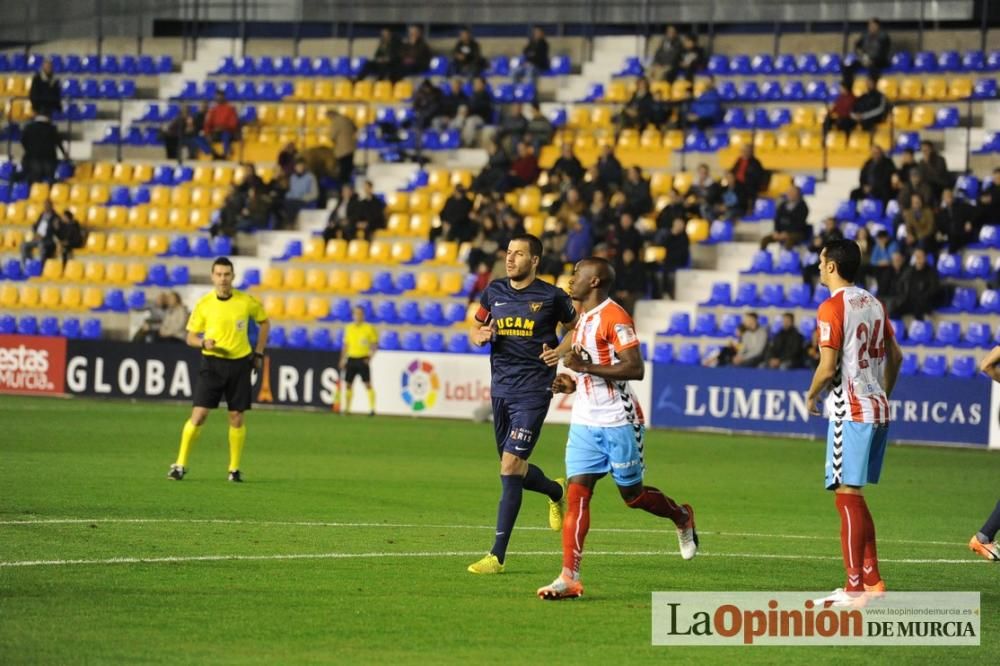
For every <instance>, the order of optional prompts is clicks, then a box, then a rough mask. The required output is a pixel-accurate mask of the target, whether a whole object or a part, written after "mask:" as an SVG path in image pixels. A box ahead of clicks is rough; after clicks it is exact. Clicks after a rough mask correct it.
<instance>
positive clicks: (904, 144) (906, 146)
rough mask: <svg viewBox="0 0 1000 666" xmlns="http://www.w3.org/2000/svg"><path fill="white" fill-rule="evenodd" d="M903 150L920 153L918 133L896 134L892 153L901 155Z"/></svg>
mask: <svg viewBox="0 0 1000 666" xmlns="http://www.w3.org/2000/svg"><path fill="white" fill-rule="evenodd" d="M904 150H912V151H913V152H915V153H916V152H919V151H920V134H919V133H918V132H898V133H897V134H896V144H895V146H894V147H893V149H892V151H893V152H894V153H901V152H903V151H904Z"/></svg>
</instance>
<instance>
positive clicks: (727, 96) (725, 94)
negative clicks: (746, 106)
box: [719, 81, 740, 102]
mask: <svg viewBox="0 0 1000 666" xmlns="http://www.w3.org/2000/svg"><path fill="white" fill-rule="evenodd" d="M719 96H720V97H721V98H722V99H724V100H726V101H727V102H732V101H735V100H737V99H739V96H740V93H739V91H737V90H736V84H735V83H734V82H732V81H723V82H721V83H720V84H719Z"/></svg>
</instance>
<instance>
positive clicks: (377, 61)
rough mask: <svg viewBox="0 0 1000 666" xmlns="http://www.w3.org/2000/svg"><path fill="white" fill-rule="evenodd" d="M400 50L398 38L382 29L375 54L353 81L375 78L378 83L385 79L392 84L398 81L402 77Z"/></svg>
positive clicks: (389, 31)
mask: <svg viewBox="0 0 1000 666" xmlns="http://www.w3.org/2000/svg"><path fill="white" fill-rule="evenodd" d="M401 50H402V46H401V44H400V43H399V37H397V36H396V34H395V33H393V31H392V30H390V29H389V28H382V31H381V32H380V33H379V40H378V46H376V47H375V53H374V54H373V55H372V58H371V60H369V61H367V62H366V63H365V64H364V66H363V67H362V68H361V71H360V72H358V78H357V79H355V80H361V79H367V78H370V77H375V78H376V79H377V80H379V81H385V80H387V79H388V80H389V81H393V82H395V81H398V80H399V79H401V78H402V76H403V74H402V62H401V60H400V56H401V53H400V52H401Z"/></svg>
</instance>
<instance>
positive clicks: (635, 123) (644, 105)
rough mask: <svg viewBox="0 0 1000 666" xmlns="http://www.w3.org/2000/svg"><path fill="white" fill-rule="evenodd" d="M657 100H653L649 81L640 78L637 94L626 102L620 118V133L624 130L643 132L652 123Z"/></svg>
mask: <svg viewBox="0 0 1000 666" xmlns="http://www.w3.org/2000/svg"><path fill="white" fill-rule="evenodd" d="M655 107H656V100H655V99H653V95H652V93H651V92H650V91H649V81H647V80H646V79H645V78H640V79H639V80H638V81H636V84H635V92H634V93H633V94H632V97H631V99H629V101H628V102H626V104H625V107H624V108H623V109H622V112H621V115H619V117H618V131H619V132H621V130H623V129H635V130H638V131H640V132H641V131H642V130H644V129H646V126H647V125H648V124H649V123H650V122H652V120H653V114H654V113H655V111H656V108H655Z"/></svg>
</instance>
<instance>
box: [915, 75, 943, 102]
mask: <svg viewBox="0 0 1000 666" xmlns="http://www.w3.org/2000/svg"><path fill="white" fill-rule="evenodd" d="M921 99H925V100H928V101H937V102H943V101H945V100H947V99H948V82H947V81H945V80H944V79H942V78H940V77H933V78H929V79H924V92H923V96H922V97H921Z"/></svg>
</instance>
